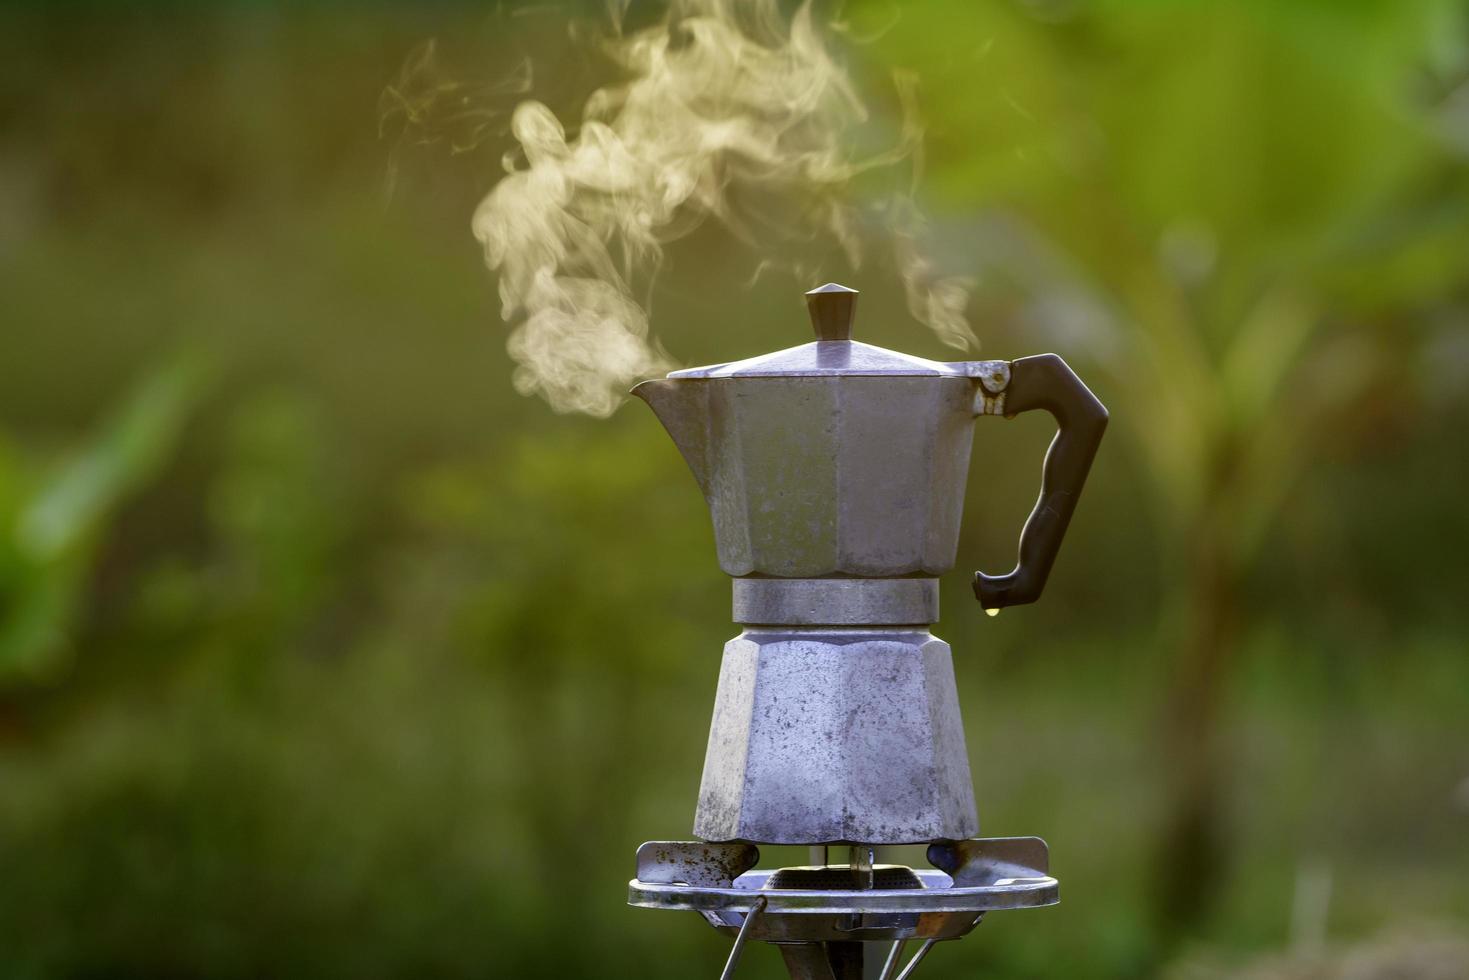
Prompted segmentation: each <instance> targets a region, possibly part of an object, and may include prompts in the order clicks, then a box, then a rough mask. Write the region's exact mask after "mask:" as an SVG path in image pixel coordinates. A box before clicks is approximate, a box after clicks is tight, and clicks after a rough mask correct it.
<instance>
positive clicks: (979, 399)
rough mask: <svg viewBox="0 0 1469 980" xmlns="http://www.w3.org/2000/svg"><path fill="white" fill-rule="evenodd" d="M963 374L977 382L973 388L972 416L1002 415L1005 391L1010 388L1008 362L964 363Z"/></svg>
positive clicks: (1003, 412)
mask: <svg viewBox="0 0 1469 980" xmlns="http://www.w3.org/2000/svg"><path fill="white" fill-rule="evenodd" d="M964 373H965V374H966V375H967V376H968V377H971V378H974V379H975V380H976V381H978V382H979V384H977V385H975V388H974V414H975V415H1004V414H1005V390H1006V389H1007V388H1009V387H1010V362H1009V361H966V362H965V364H964Z"/></svg>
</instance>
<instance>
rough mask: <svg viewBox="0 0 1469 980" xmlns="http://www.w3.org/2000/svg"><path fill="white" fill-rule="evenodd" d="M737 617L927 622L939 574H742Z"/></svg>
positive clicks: (933, 617) (758, 622)
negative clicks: (756, 576) (870, 575)
mask: <svg viewBox="0 0 1469 980" xmlns="http://www.w3.org/2000/svg"><path fill="white" fill-rule="evenodd" d="M732 584H733V592H734V610H733V611H734V621H735V622H737V623H743V624H745V625H748V626H832V627H837V626H855V627H860V626H927V625H929V624H931V623H936V622H938V620H939V583H938V579H935V578H798V579H789V578H784V579H780V578H737V579H735V580H734V582H733V583H732Z"/></svg>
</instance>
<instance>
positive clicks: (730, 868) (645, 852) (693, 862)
mask: <svg viewBox="0 0 1469 980" xmlns="http://www.w3.org/2000/svg"><path fill="white" fill-rule="evenodd" d="M759 860H760V849H759V848H757V847H756V846H755V845H753V844H744V843H733V844H711V843H708V842H706V841H677V840H650V841H648V842H647V843H646V844H644V845H643V846H642V847H639V848H638V880H639V881H644V882H650V883H654V882H656V883H659V884H665V885H673V884H682V885H696V886H704V885H714V886H717V887H723V888H728V887H730V886H731V885H732V884H733V882H734V880H735V879H736V878H738V877H739V876H740V875H742V874H744V873H745V872H746V871H749V870H750V869H751V868H753V867H754V866H755V862H756V861H759Z"/></svg>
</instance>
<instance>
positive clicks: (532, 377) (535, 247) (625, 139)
mask: <svg viewBox="0 0 1469 980" xmlns="http://www.w3.org/2000/svg"><path fill="white" fill-rule="evenodd" d="M607 50H608V53H609V55H610V56H611V57H612V58H613V59H614V60H615V62H616V63H617V64H618V65H619V66H620V67H621V68H622V69H623V71H624V72H625V73H626V80H625V81H624V82H622V83H621V84H618V85H616V86H609V87H606V88H602V89H599V90H598V91H596V92H595V93H593V94H592V96H591V98H590V99H589V100H588V102H587V104H586V107H585V110H584V117H583V120H582V122H581V125H580V128H579V130H577V131H576V132H575V134H574V135H568V134H567V132H566V129H565V127H563V126H562V124H561V122H560V121H559V120H558V119H557V118H556V116H555V115H554V114H553V113H552V112H551V110H550V109H548V108H547V107H546V106H545V105H543V104H542V103H540V102H536V101H525V102H522V103H521V104H520V105H519V106H518V107H517V108H516V109H515V111H514V113H513V115H512V117H511V132H512V134H513V135H514V137H515V139H516V140H517V141H518V143H519V145H520V152H519V154H518V155H511V156H507V161H506V169H507V171H508V173H507V176H505V177H504V178H502V179H501V180H500V182H499V183H498V184H497V185H496V186H495V188H494V189H493V190H492V191H491V192H490V193H489V195H488V196H487V197H486V198H485V199H484V200H483V201H482V202H481V203H480V205H479V208H478V209H477V210H476V212H475V215H474V222H473V228H474V233H475V236H476V237H477V238H478V239H479V240H480V241H481V242H482V243H483V245H484V249H485V259H486V262H487V263H488V265H489V266H490V268H492V269H494V270H497V271H498V273H499V289H500V299H501V303H502V307H503V314H504V317H505V319H506V321H507V322H512V323H516V326H515V329H514V332H513V333H512V335H511V337H510V342H509V349H510V353H511V356H512V357H513V358H514V359H515V361H516V363H517V365H518V366H517V369H516V372H515V377H514V381H515V386H516V388H517V389H518V390H519V391H520V392H522V393H523V394H531V393H536V394H540V395H542V396H543V397H545V398H546V400H547V401H548V402H550V404H551V406H552V407H553V408H554V409H556V410H557V411H578V412H586V413H589V414H592V415H599V416H605V415H609V414H611V413H612V411H613V410H614V409H616V408H617V406H618V405H619V404H620V403H621V401H622V399H623V395H624V392H625V391H626V390H627V388H628V386H629V385H630V384H632V383H633V382H635V381H637V380H640V379H642V378H645V377H648V376H650V375H655V374H660V373H663V372H665V371H667V370H668V369H669V368H670V367H672V366H673V364H672V361H671V359H670V358H669V357H668V355H667V354H666V353H665V352H664V351H663V350H662V348H661V347H660V346H659V345H658V344H657V343H656V341H655V340H654V339H653V338H651V337H650V336H649V329H648V316H647V312H646V310H645V309H644V308H643V306H642V305H640V304H639V303H638V302H637V301H636V300H635V299H634V297H633V291H632V287H633V284H634V283H636V282H638V281H639V280H640V279H641V278H642V277H644V276H647V275H650V274H652V273H653V272H654V271H656V269H657V267H658V264H659V262H660V259H661V257H662V248H663V246H664V245H665V244H666V243H668V242H670V241H672V240H674V239H676V238H678V237H680V236H681V235H685V234H687V233H688V232H689V231H690V230H692V229H693V228H694V227H696V226H697V225H698V224H699V223H701V222H702V221H704V220H705V219H708V218H711V217H712V218H714V219H715V220H717V221H719V222H721V223H722V224H723V225H724V226H725V227H727V228H729V229H730V230H731V231H732V232H733V233H735V234H736V235H739V236H740V237H741V238H744V239H745V240H747V241H749V242H751V243H752V244H757V245H760V246H761V247H762V248H764V247H766V246H768V245H769V244H770V242H771V240H772V239H773V238H783V239H791V238H797V239H801V238H810V237H815V236H830V238H831V239H832V240H834V241H836V242H837V243H839V244H840V246H841V248H842V249H843V251H844V252H845V253H846V256H847V258H848V260H849V261H850V262H851V263H852V264H853V265H854V266H855V265H857V264H859V263H860V261H861V259H862V254H861V252H862V249H861V236H860V235H859V234H858V231H857V226H858V215H857V212H856V210H855V208H854V207H853V205H852V204H850V203H849V202H848V201H847V200H845V199H844V191H845V190H846V188H847V185H848V184H849V183H850V181H851V180H852V178H853V177H854V176H855V175H856V174H857V173H859V172H860V171H862V170H864V169H869V168H873V167H881V166H887V165H890V164H893V163H896V162H898V161H899V160H902V159H904V158H905V157H906V156H908V155H910V154H911V152H912V150H913V147H914V145H915V144H914V137H915V136H916V135H917V134H916V130H913V129H912V128H911V127H905V136H904V138H903V139H902V140H900V142H899V145H898V146H896V147H894V148H893V149H892V150H890V151H888V152H886V153H882V154H879V155H877V156H875V157H869V158H865V159H854V158H853V157H852V155H851V154H850V152H849V151H848V150H847V149H846V138H847V137H849V130H850V129H851V128H852V127H854V126H855V125H857V124H860V123H861V122H862V121H863V120H864V119H865V118H866V111H865V109H864V107H863V105H862V103H861V101H860V100H859V99H858V97H857V95H856V93H855V91H854V90H853V88H852V85H851V83H850V82H849V80H848V78H847V76H846V74H845V72H843V71H842V69H841V68H840V67H839V66H838V65H837V63H836V62H835V61H833V60H832V58H831V56H830V55H829V53H828V52H827V50H826V48H825V46H824V44H823V43H822V39H821V37H820V35H819V34H818V32H817V29H816V25H815V24H814V23H813V18H812V13H811V8H810V6H809V4H807V5H803V6H802V7H800V8H799V9H798V10H797V12H796V13H795V14H794V16H793V17H792V18H791V19H790V20H789V22H787V21H786V20H785V18H783V17H782V16H781V14H780V12H779V10H778V7H777V5H776V0H681V2H676V3H675V4H674V5H673V7H672V9H671V10H670V12H669V14H668V16H667V17H666V18H665V20H664V21H663V22H662V23H660V24H659V25H657V26H655V27H652V28H649V29H646V30H643V31H639V32H636V33H633V34H629V35H626V36H617V37H614V38H613V39H612V40H610V41H609V42H607ZM517 157H518V159H517ZM762 200H763V201H767V202H768V201H771V200H776V201H778V202H779V204H778V218H772V217H771V216H770V214H769V213H768V211H767V212H764V213H762V210H761V207H760V205H759V203H758V202H760V201H762ZM736 202H738V203H736ZM752 202H755V203H752ZM889 211H890V213H894V214H896V213H897V212H899V211H901V212H902V214H901V216H900V218H899V220H900V221H901V227H900V228H899V229H898V231H899V234H898V235H897V237H896V239H895V247H896V250H897V251H896V257H897V263H898V267H899V271H900V273H901V275H902V277H903V279H904V282H905V284H906V285H907V287H908V291H909V296H908V298H909V308H910V310H911V311H912V312H913V313H914V315H915V316H916V317H918V318H919V319H920V320H923V321H924V322H926V323H929V324H930V325H931V326H933V327H934V328H935V330H936V331H937V332H938V333H939V336H940V337H941V338H942V339H943V340H944V341H945V342H947V343H950V344H952V345H954V346H960V347H963V346H967V345H969V344H972V343H973V334H972V333H971V332H970V331H969V327H968V325H967V324H966V323H965V322H964V320H963V309H964V305H965V303H966V302H967V298H968V291H967V286H966V284H965V283H963V282H962V281H960V280H953V279H949V280H940V279H938V278H937V277H935V276H934V275H933V274H932V272H931V270H930V268H929V267H928V264H927V262H926V260H925V259H924V258H923V256H922V254H921V252H920V251H919V250H918V247H917V244H916V241H915V239H914V236H915V234H916V231H917V224H918V219H917V216H916V212H914V211H912V209H911V202H909V204H908V205H907V206H902V205H899V204H896V203H895V204H894V206H893V207H891V208H889Z"/></svg>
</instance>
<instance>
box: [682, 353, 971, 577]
mask: <svg viewBox="0 0 1469 980" xmlns="http://www.w3.org/2000/svg"><path fill="white" fill-rule="evenodd" d="M972 400H973V382H972V381H970V380H969V379H968V378H964V377H959V376H957V375H955V376H953V377H948V378H934V377H911V378H908V377H878V376H837V377H812V378H758V377H752V378H732V379H727V380H720V381H718V382H714V388H713V390H712V391H711V396H710V405H709V408H710V425H711V443H712V445H713V446H715V447H716V450H715V455H714V456H713V457H712V458H711V461H710V462H711V467H710V469H711V474H710V480H709V484H708V486H707V488H706V493H707V496H708V502H709V506H710V511H711V516H712V517H713V520H714V532H715V542H716V545H717V548H718V552H719V563H720V567H721V568H722V569H723V570H724V572H725V573H726V574H727V575H730V576H732V577H735V578H741V577H746V576H769V577H775V578H823V577H830V576H856V577H872V578H896V577H903V576H937V575H942V574H943V573H944V572H947V571H948V570H950V569H951V568H953V565H954V560H955V555H956V552H957V547H958V531H959V520H960V516H961V513H962V510H963V497H964V488H965V479H966V476H967V472H968V461H969V452H970V445H971V441H972V435H973V421H974V415H973V413H972V411H971V403H972ZM793 419H795V420H800V421H799V423H798V424H793V422H792V420H793Z"/></svg>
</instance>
